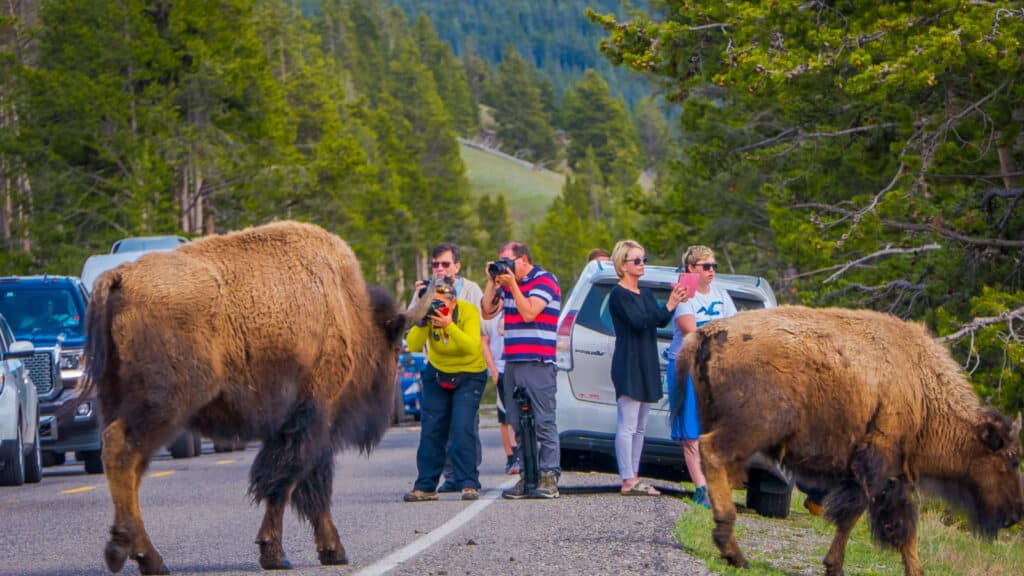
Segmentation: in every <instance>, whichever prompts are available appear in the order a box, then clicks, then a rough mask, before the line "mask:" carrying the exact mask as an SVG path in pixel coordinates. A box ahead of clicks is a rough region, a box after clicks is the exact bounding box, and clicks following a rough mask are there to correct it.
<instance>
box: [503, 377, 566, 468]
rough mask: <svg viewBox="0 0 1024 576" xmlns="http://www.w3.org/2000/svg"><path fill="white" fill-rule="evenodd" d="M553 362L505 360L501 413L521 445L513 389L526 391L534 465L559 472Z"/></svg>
mask: <svg viewBox="0 0 1024 576" xmlns="http://www.w3.org/2000/svg"><path fill="white" fill-rule="evenodd" d="M557 387H558V385H557V383H556V382H555V365H554V364H548V363H545V362H506V363H505V416H506V417H507V418H508V421H509V424H511V425H512V429H513V430H515V432H516V443H517V444H519V445H520V446H522V445H523V444H524V442H523V431H522V429H521V427H520V426H519V404H518V403H517V402H516V401H515V398H514V394H515V389H516V388H523V389H524V390H526V395H527V396H529V398H530V406H531V409H532V410H533V421H534V426H535V427H536V430H537V443H538V444H540V446H539V448H540V457H539V458H538V462H537V468H538V469H540V471H541V472H554V473H555V474H556V475H558V474H561V473H562V463H561V453H562V452H561V445H560V444H559V438H558V424H557V423H556V422H555V391H556V390H557Z"/></svg>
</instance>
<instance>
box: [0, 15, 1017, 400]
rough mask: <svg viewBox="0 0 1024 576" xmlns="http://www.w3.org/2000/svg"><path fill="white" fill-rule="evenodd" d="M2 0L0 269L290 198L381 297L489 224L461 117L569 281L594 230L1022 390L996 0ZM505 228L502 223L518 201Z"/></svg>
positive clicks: (62, 259) (538, 256) (538, 248)
mask: <svg viewBox="0 0 1024 576" xmlns="http://www.w3.org/2000/svg"><path fill="white" fill-rule="evenodd" d="M635 5H636V6H638V8H636V9H632V8H623V7H621V5H620V3H619V2H618V1H617V0H588V1H585V0H557V1H556V0H549V1H541V0H522V1H517V2H493V1H484V0H478V1H470V2H456V1H448V0H434V1H428V0H399V1H396V2H386V1H384V0H320V1H313V0H208V1H196V0H162V1H160V2H143V1H141V0H118V1H116V2H114V1H111V0H93V1H90V2H75V1H71V0H11V1H10V2H5V3H3V6H2V7H0V243H2V245H3V248H2V250H0V271H2V273H3V274H38V273H50V274H77V273H78V272H79V270H80V269H81V265H82V263H83V261H84V260H85V258H86V257H87V256H88V255H91V254H95V253H101V252H106V251H107V250H109V247H110V245H111V243H112V242H114V241H115V240H117V239H120V238H123V237H126V236H140V235H153V234H182V235H185V236H189V237H198V236H201V235H205V234H213V233H220V232H225V231H230V230H235V229H239V228H243V227H245V226H250V225H254V224H259V223H263V222H268V221H271V220H274V219H283V218H291V219H297V220H303V221H307V222H312V223H316V224H319V225H321V226H323V227H325V228H327V229H328V230H330V231H332V232H335V233H337V234H338V235H340V236H341V237H342V238H344V239H346V240H347V241H348V242H349V243H350V244H351V245H352V246H353V248H354V250H355V251H356V253H357V255H358V256H359V258H360V261H361V262H362V265H363V271H364V274H365V275H366V277H367V279H368V280H369V281H370V282H374V283H377V284H380V285H383V286H385V287H387V288H388V289H390V290H392V291H393V292H394V293H396V294H398V295H400V297H401V295H405V294H407V292H408V290H409V288H410V286H411V283H412V282H413V281H415V280H416V279H417V278H421V277H423V275H424V274H426V273H427V270H426V260H427V250H428V249H429V248H430V246H432V245H433V244H436V243H437V242H440V241H442V240H448V241H453V242H456V243H458V244H459V245H460V246H462V248H463V262H464V272H465V273H466V274H467V275H468V276H469V277H471V278H473V279H475V280H477V281H483V280H484V274H483V265H484V263H485V262H486V261H487V260H488V259H490V258H492V257H493V256H494V254H495V253H496V250H497V249H498V248H499V247H500V246H501V244H502V243H504V242H506V241H508V240H510V239H512V237H511V236H512V230H513V222H512V221H511V219H510V216H509V213H510V212H509V199H508V198H505V197H504V196H502V195H495V196H491V195H477V194H474V192H473V190H471V188H470V185H469V182H468V179H467V167H466V164H465V162H464V160H463V158H462V156H461V153H460V139H461V141H462V142H463V143H466V142H472V143H473V144H474V145H475V146H479V147H481V148H483V149H490V150H493V151H495V152H499V151H500V152H501V153H503V154H506V155H508V156H511V157H514V158H516V159H517V161H518V162H520V163H522V164H523V165H524V166H526V168H524V169H530V167H538V168H540V167H543V168H546V169H553V170H557V171H559V172H561V173H563V174H565V175H566V180H565V185H564V187H563V189H562V191H561V194H560V195H559V196H558V197H557V198H556V199H555V200H554V201H553V202H552V203H551V205H550V206H549V207H548V208H547V210H546V212H545V213H544V215H543V218H541V219H540V220H539V221H537V222H535V223H532V225H531V226H530V227H529V232H528V233H527V234H526V236H525V237H524V238H517V239H522V240H525V241H526V242H527V243H528V244H529V245H530V248H531V252H532V255H533V258H534V260H535V261H536V262H538V263H540V264H542V265H544V266H545V268H548V269H550V270H552V271H554V272H555V274H556V275H557V276H558V277H559V278H560V280H561V283H562V286H563V290H564V292H565V293H568V292H569V291H570V290H571V289H572V285H573V283H574V281H575V278H576V276H577V275H578V273H579V271H580V269H581V268H582V266H583V264H584V263H585V261H586V255H587V253H588V252H589V251H590V249H591V248H594V247H598V246H601V247H605V248H609V249H610V248H611V247H612V246H613V245H614V243H615V241H616V240H618V239H622V238H635V239H637V240H639V241H640V242H641V243H643V244H644V245H645V246H646V248H647V250H648V253H649V255H650V256H651V258H652V261H654V262H655V263H659V264H669V265H675V264H677V263H678V260H679V257H680V255H681V254H682V253H683V251H684V250H685V248H686V246H687V245H690V244H705V245H708V246H711V247H713V248H714V249H715V250H716V252H717V259H718V262H719V263H720V265H721V267H722V269H721V271H722V272H735V273H744V274H757V275H761V276H764V277H765V278H767V279H768V280H769V281H770V282H771V284H772V286H773V287H774V288H775V291H776V293H777V295H778V297H779V300H780V302H783V303H802V304H807V305H811V306H847V307H867V308H873V309H878V310H883V311H887V312H890V313H893V314H896V315H898V316H900V317H903V318H907V319H912V320H916V321H921V322H924V323H926V324H927V326H928V327H929V328H930V329H931V330H932V331H933V332H934V333H935V334H936V335H937V336H938V337H939V338H940V339H941V340H942V341H943V342H946V343H947V344H948V345H949V346H950V347H951V349H952V350H953V352H954V354H955V355H956V357H957V358H958V360H959V361H960V362H961V363H962V365H963V367H964V368H965V370H966V371H967V372H968V373H969V375H970V377H971V378H972V381H973V382H974V384H975V386H976V388H977V389H978V390H979V392H980V393H981V395H982V397H983V398H985V399H986V400H987V401H989V402H991V403H993V404H995V405H997V406H999V407H1000V408H1002V409H1003V410H1004V411H1006V412H1007V413H1015V412H1017V411H1021V410H1024V374H1022V370H1021V367H1022V365H1024V342H1022V337H1021V334H1022V332H1024V326H1022V323H1024V184H1022V177H1024V168H1022V166H1024V131H1022V130H1021V128H1022V126H1024V107H1022V105H1021V103H1022V102H1024V85H1022V74H1021V73H1022V69H1024V51H1022V47H1021V40H1020V39H1021V38H1024V3H1022V2H1020V1H1016V2H1010V1H1003V2H999V1H993V2H960V1H953V0H934V1H930V2H924V1H911V2H901V3H877V2H869V1H866V0H847V1H841V2H813V1H812V2H807V1H805V0H803V1H796V0H758V1H751V2H733V1H719V2H710V1H706V0H650V1H649V2H642V3H641V2H637V3H635ZM516 224H517V226H518V225H519V224H520V223H516Z"/></svg>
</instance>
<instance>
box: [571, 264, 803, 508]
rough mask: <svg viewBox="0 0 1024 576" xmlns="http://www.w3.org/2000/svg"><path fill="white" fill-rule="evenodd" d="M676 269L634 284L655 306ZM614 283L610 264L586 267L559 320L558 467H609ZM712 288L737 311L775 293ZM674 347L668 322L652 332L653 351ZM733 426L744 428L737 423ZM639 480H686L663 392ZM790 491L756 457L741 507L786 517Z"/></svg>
mask: <svg viewBox="0 0 1024 576" xmlns="http://www.w3.org/2000/svg"><path fill="white" fill-rule="evenodd" d="M678 276H679V270H677V269H675V268H671V267H666V266H647V268H646V272H645V273H644V276H643V277H642V278H641V279H640V285H641V286H645V287H648V288H650V289H651V290H653V291H654V295H655V297H656V298H657V299H658V301H659V302H664V301H665V300H667V299H668V294H669V292H670V291H671V289H672V284H673V283H674V282H676V281H677V279H678ZM618 281H619V278H618V276H616V275H615V267H614V266H613V265H612V263H611V262H608V261H594V262H590V263H589V264H587V267H586V268H584V270H583V272H582V273H581V274H580V279H579V281H578V282H577V283H576V286H575V288H574V289H573V291H572V294H571V295H570V296H569V299H568V300H567V301H566V302H564V303H563V305H562V313H561V316H560V317H559V321H558V353H557V361H558V368H559V370H558V393H557V405H558V410H557V421H558V431H559V438H560V441H561V446H562V468H564V469H567V470H605V471H614V470H615V469H616V468H615V426H616V407H615V387H614V385H613V384H612V380H611V362H612V352H613V351H614V349H615V329H614V328H613V327H612V320H611V316H610V314H609V311H608V294H609V293H610V292H611V289H612V287H613V286H615V284H616V283H618ZM715 284H716V285H717V286H720V287H722V288H725V289H726V290H727V291H728V292H729V295H730V296H731V297H732V299H733V302H735V303H736V308H737V310H740V311H742V310H747V309H751V308H773V307H775V306H776V301H775V294H774V292H772V289H771V286H769V285H768V282H767V281H765V280H764V279H763V278H758V277H754V276H736V275H731V274H716V275H715ZM671 341H672V325H671V323H670V324H668V325H666V326H665V327H663V328H659V329H658V350H659V352H664V351H665V349H666V348H668V346H669V343H671ZM659 358H661V375H662V378H661V382H662V388H663V389H664V388H665V365H666V363H667V362H666V360H665V359H664V357H663V356H661V354H659ZM736 425H737V426H743V423H742V422H737V423H736ZM641 468H642V473H643V474H645V475H658V476H668V477H671V478H687V477H688V475H687V472H686V465H685V462H684V460H683V450H682V448H681V447H680V446H679V445H678V444H676V443H675V442H673V441H672V438H671V434H670V427H669V406H668V393H667V390H665V395H664V396H663V397H662V399H661V401H660V402H658V404H657V405H655V406H653V407H652V410H651V413H650V416H649V417H648V420H647V433H646V441H645V443H644V452H643V460H642V461H641ZM792 491H793V484H792V479H791V477H790V475H789V474H788V473H787V472H786V471H785V470H784V469H782V468H781V467H780V466H779V464H778V463H777V462H775V461H774V460H772V459H770V458H768V457H767V456H763V455H760V454H759V455H757V456H755V458H753V459H752V460H751V461H750V463H748V479H747V506H748V507H750V508H753V509H754V510H756V511H757V512H758V513H759V514H761V515H764V516H772V517H779V518H784V517H786V516H787V515H788V514H789V501H790V497H791V495H792Z"/></svg>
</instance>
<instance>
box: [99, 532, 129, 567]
mask: <svg viewBox="0 0 1024 576" xmlns="http://www.w3.org/2000/svg"><path fill="white" fill-rule="evenodd" d="M127 559H128V546H127V545H126V544H118V543H116V542H114V541H113V540H111V541H110V542H107V548H106V549H105V550H104V551H103V560H104V561H106V563H107V570H110V571H111V572H113V573H114V574H117V573H118V572H120V571H121V568H124V561H125V560H127Z"/></svg>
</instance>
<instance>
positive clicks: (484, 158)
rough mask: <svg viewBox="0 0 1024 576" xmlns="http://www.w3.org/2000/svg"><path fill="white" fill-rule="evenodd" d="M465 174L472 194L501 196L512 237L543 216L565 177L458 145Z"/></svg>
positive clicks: (537, 221)
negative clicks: (504, 203)
mask: <svg viewBox="0 0 1024 576" xmlns="http://www.w3.org/2000/svg"><path fill="white" fill-rule="evenodd" d="M461 148H462V160H463V162H465V163H466V177H467V178H468V179H469V184H470V188H471V189H472V191H473V195H474V196H475V197H480V196H483V195H485V194H487V195H490V196H491V197H492V198H496V197H497V195H498V194H499V193H502V194H504V195H505V202H506V203H507V204H508V209H509V213H510V216H511V218H512V223H513V227H514V232H515V235H516V237H524V236H525V234H526V232H527V231H528V230H529V228H530V226H532V225H534V224H537V223H539V222H540V221H541V220H543V219H544V215H545V214H546V213H547V210H548V206H549V205H550V204H551V201H552V200H553V199H554V198H555V197H556V196H558V195H559V194H560V193H561V192H562V185H563V184H564V182H565V176H564V175H562V174H559V173H557V172H552V171H550V170H533V169H531V168H527V167H525V166H522V165H520V164H517V163H515V162H512V161H510V160H507V159H505V158H501V157H499V156H495V155H493V154H488V153H486V152H482V151H480V150H477V149H475V148H470V147H468V146H461Z"/></svg>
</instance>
